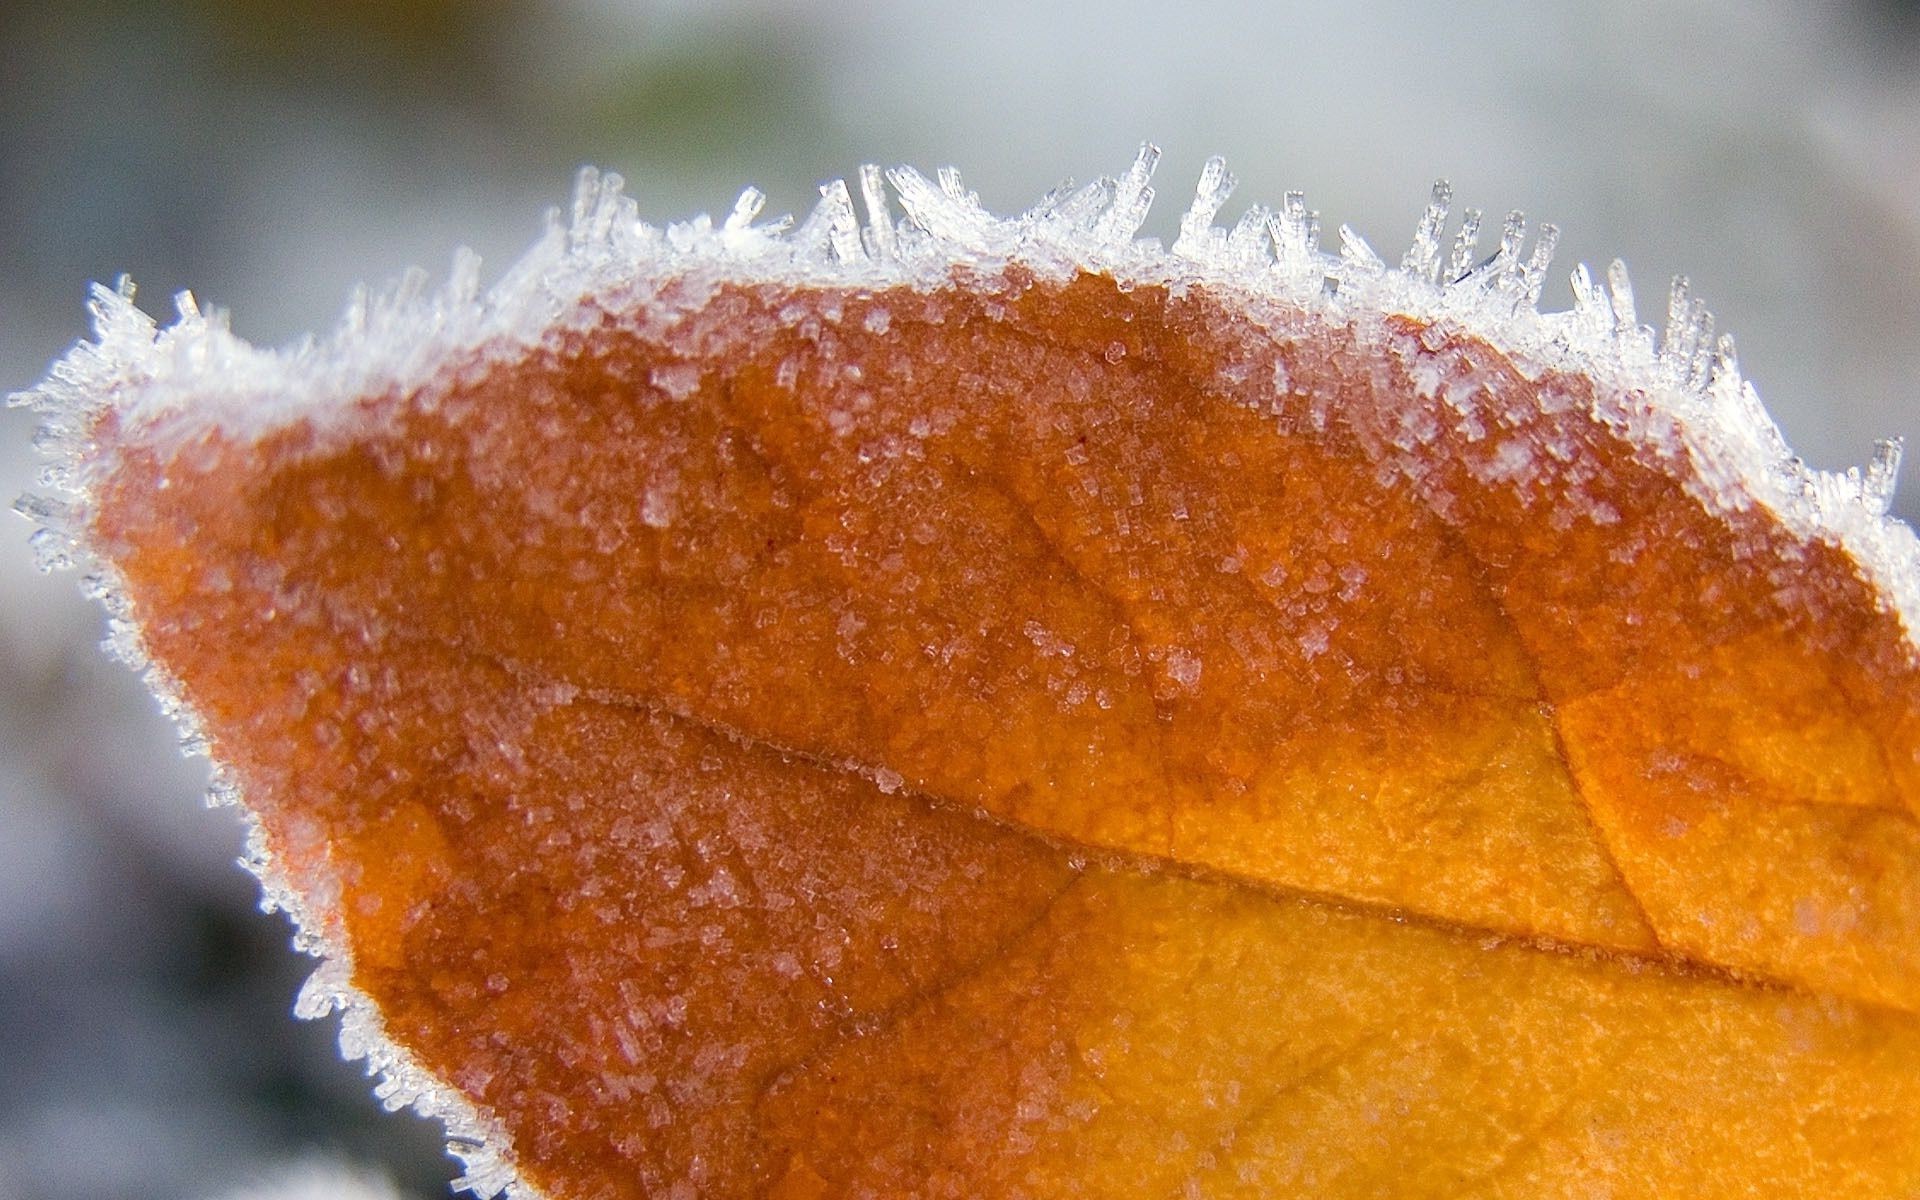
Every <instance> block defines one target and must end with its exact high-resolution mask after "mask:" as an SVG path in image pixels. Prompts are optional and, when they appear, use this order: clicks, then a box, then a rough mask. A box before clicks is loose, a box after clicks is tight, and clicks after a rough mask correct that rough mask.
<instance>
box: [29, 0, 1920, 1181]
mask: <svg viewBox="0 0 1920 1200" xmlns="http://www.w3.org/2000/svg"><path fill="white" fill-rule="evenodd" d="M1468 11H1471V13H1472V14H1473V15H1472V16H1471V17H1469V16H1466V15H1464V14H1466V13H1467V12H1468ZM1142 139H1152V140H1154V141H1156V142H1158V143H1159V144H1160V145H1161V146H1163V147H1164V148H1165V151H1166V157H1165V160H1164V163H1163V165H1162V167H1161V175H1160V179H1159V186H1160V192H1161V195H1162V197H1163V199H1162V202H1161V209H1160V211H1158V212H1157V213H1156V214H1155V215H1154V217H1153V219H1152V220H1151V221H1150V222H1149V226H1148V232H1149V233H1157V234H1160V235H1162V236H1168V237H1170V236H1171V234H1172V232H1173V230H1174V228H1175V223H1176V220H1177V217H1178V214H1179V212H1180V210H1182V209H1184V207H1185V204H1186V199H1187V196H1186V192H1187V188H1188V185H1189V181H1190V180H1191V179H1192V178H1193V177H1194V175H1195V174H1196V173H1197V171H1198V169H1199V167H1200V164H1201V162H1202V160H1203V159H1204V158H1205V157H1206V156H1207V155H1210V154H1214V153H1222V154H1225V155H1226V156H1227V157H1228V160H1229V162H1230V164H1231V165H1232V167H1233V169H1234V170H1235V171H1236V172H1237V173H1238V174H1239V176H1240V178H1241V189H1240V192H1239V194H1238V196H1237V197H1236V201H1237V202H1238V203H1239V204H1245V203H1247V202H1250V201H1253V200H1266V201H1273V200H1276V199H1277V198H1278V197H1279V195H1280V194H1281V193H1282V192H1283V191H1284V190H1286V189H1288V188H1295V187H1298V188H1304V189H1306V190H1307V194H1308V198H1309V201H1310V202H1311V203H1312V204H1313V206H1314V207H1316V208H1318V209H1320V210H1321V212H1322V213H1323V214H1324V215H1325V219H1326V224H1327V227H1328V228H1333V227H1334V226H1336V225H1337V224H1338V223H1339V222H1341V221H1348V222H1351V223H1352V224H1354V225H1355V226H1356V227H1357V228H1358V229H1360V230H1361V231H1362V232H1363V233H1365V234H1366V235H1367V236H1368V238H1369V239H1370V240H1371V241H1372V242H1373V244H1374V245H1375V246H1376V247H1377V248H1379V249H1380V250H1381V251H1382V253H1383V254H1385V255H1386V256H1387V257H1389V258H1397V256H1398V254H1399V251H1400V250H1401V248H1403V247H1404V245H1405V242H1406V239H1407V238H1408V237H1409V235H1410V233H1411V231H1412V228H1413V225H1414V220H1415V218H1416V216H1417V215H1418V212H1419V210H1420V207H1421V205H1422V204H1423V202H1424V200H1425V196H1426V192H1427V187H1428V185H1429V184H1430V182H1431V181H1432V180H1433V179H1435V178H1436V177H1439V176H1443V175H1444V176H1447V177H1449V178H1450V179H1452V181H1453V182H1454V185H1455V190H1456V194H1457V195H1458V196H1459V198H1460V200H1461V201H1462V202H1463V203H1466V204H1472V205H1477V206H1484V207H1486V208H1488V209H1491V210H1500V209H1504V208H1507V207H1520V208H1524V209H1526V210H1527V211H1528V213H1529V214H1531V215H1534V216H1536V217H1540V218H1545V219H1549V220H1553V221H1556V222H1558V223H1559V224H1560V225H1561V226H1562V228H1563V230H1564V231H1565V236H1564V238H1563V240H1562V243H1561V246H1562V249H1561V266H1562V267H1563V268H1566V267H1571V265H1572V264H1573V262H1575V261H1577V260H1587V261H1590V262H1594V263H1595V264H1596V265H1601V264H1604V263H1605V262H1606V261H1607V260H1608V259H1610V258H1612V257H1613V256H1615V255H1619V256H1622V257H1624V258H1625V259H1626V260H1627V261H1628V263H1629V264H1630V265H1631V266H1632V268H1633V270H1634V273H1635V278H1636V280H1637V281H1638V284H1639V292H1640V295H1641V296H1642V305H1643V307H1644V308H1647V309H1648V310H1649V311H1650V314H1651V315H1657V314H1658V313H1660V312H1663V311H1664V305H1663V303H1662V301H1663V299H1664V293H1665V287H1666V282H1667V279H1668V277H1669V276H1671V275H1672V274H1675V273H1677V272H1682V271H1684V272H1686V273H1688V274H1689V275H1690V276H1691V277H1692V279H1693V282H1694V285H1695V289H1696V293H1697V294H1699V295H1701V296H1703V297H1705V298H1706V299H1707V300H1708V301H1709V303H1710V304H1712V305H1713V307H1714V308H1715V310H1716V311H1717V313H1718V315H1719V317H1720V321H1721V327H1722V328H1726V329H1731V330H1733V331H1735V333H1736V334H1738V335H1739V337H1740V339H1741V341H1740V345H1741V359H1742V364H1743V366H1744V367H1745V368H1746V370H1747V373H1748V374H1749V376H1750V377H1751V378H1753V379H1754V380H1756V381H1757V383H1758V386H1759V388H1760V390H1761V393H1762V395H1763V396H1764V397H1765V398H1766V400H1767V401H1768V403H1769V405H1770V407H1771V408H1772V409H1773V411H1774V412H1775V413H1776V414H1777V415H1778V417H1779V418H1780V420H1781V422H1782V424H1783V425H1784V426H1785V427H1786V430H1787V433H1788V436H1789V439H1790V441H1791V442H1792V443H1793V444H1794V446H1795V447H1796V448H1797V449H1798V450H1799V451H1800V452H1801V453H1802V454H1803V455H1805V457H1807V458H1808V459H1809V460H1811V461H1812V462H1814V463H1815V464H1816V465H1820V466H1826V467H1839V466H1845V465H1848V464H1851V463H1854V462H1858V461H1860V460H1862V459H1864V457H1865V455H1866V453H1867V451H1868V447H1869V443H1870V441H1871V439H1872V438H1873V437H1875V436H1877V435H1885V434H1904V435H1907V436H1908V437H1913V436H1914V435H1916V434H1920V392H1917V391H1916V388H1917V387H1920V13H1917V12H1916V11H1915V7H1914V6H1912V5H1909V4H1902V3H1895V2H1894V0H1821V2H1814V3H1808V2H1799V3H1784V2H1774V3H1766V2H1754V3H1731V2H1724V3H1691V4H1657V5H1656V4H1638V3H1618V4H1608V5H1595V4H1585V3H1566V4H1558V3H1510V4H1475V5H1472V6H1471V7H1470V9H1469V7H1468V6H1464V5H1462V6H1460V11H1459V12H1458V13H1456V12H1454V11H1453V6H1439V5H1431V4H1420V3H1413V2H1411V0H1403V2H1396V3H1383V4H1371V5H1359V4H1353V5H1328V6H1325V7H1324V8H1321V7H1315V6H1308V5H1300V4H1291V3H1276V2H1273V0H1249V2H1247V3H1228V2H1225V0H1197V2H1196V0H1187V2H1185V3H1181V4H1178V5H1167V6H1148V5H1142V4H1135V3H1128V2H1124V0H1120V2H1116V0H1071V2H1068V3H1062V4H1057V5H1051V6H1045V5H1036V4H1033V3H1031V0H970V2H968V3H964V4H956V3H950V2H948V0H921V2H914V3H905V4H899V5H895V6H891V7H887V8H884V9H883V8H881V7H879V6H868V5H862V4H855V3H821V4H817V5H808V4H803V3H800V2H799V0H791V2H781V0H759V2H755V0H705V2H702V3H694V2H692V0H685V2H682V3H668V4H648V3H638V2H636V0H481V2H477V3H460V2H458V0H217V2H216V0H180V2H178V3H172V4H165V3H141V2H138V0H66V2H64V3H60V4H44V3H29V2H25V0H0V390H12V389H15V388H23V387H27V386H29V385H31V384H32V383H34V382H35V381H36V380H37V379H38V378H39V376H40V374H41V373H42V372H43V371H44V369H45V367H46V364H47V363H48V361H49V360H51V359H52V358H53V357H55V356H56V355H58V354H59V353H61V352H62V351H63V350H64V349H65V348H66V346H67V345H68V344H70V343H71V342H72V341H73V340H74V339H75V338H77V337H78V336H80V335H81V334H82V333H83V332H84V325H83V313H82V307H81V305H82V298H83V289H84V286H85V284H86V282H87V281H89V280H95V279H101V280H107V279H111V278H113V277H114V276H116V275H117V274H119V273H121V272H123V271H124V272H129V273H131V274H132V276H133V278H134V279H135V280H136V281H137V282H138V283H139V285H140V288H141V293H140V294H141V297H142V299H143V300H144V302H145V304H146V306H147V307H148V308H149V310H150V311H154V312H162V313H164V312H170V311H171V306H170V300H169V297H170V296H171V295H172V293H173V292H174V291H175V290H177V289H180V288H186V287H191V288H192V289H194V291H195V292H196V293H197V294H198V296H199V297H200V299H201V301H202V303H203V304H206V303H212V304H217V305H221V306H226V307H230V308H231V309H232V311H233V324H234V326H235V328H236V329H237V330H238V331H239V332H240V333H242V334H243V335H245V336H248V337H250V338H252V339H253V340H255V341H260V342H267V343H279V342H284V341H287V340H290V339H292V338H294V337H296V336H297V335H299V334H300V333H302V332H305V331H308V330H314V329H324V328H326V327H328V326H329V325H331V323H332V321H333V319H334V317H335V315H336V314H337V312H338V311H339V308H340V306H341V304H342V302H343V300H344V298H345V296H346V294H347V291H348V289H349V288H350V287H351V286H352V285H353V284H355V283H356V282H359V281H362V280H371V281H380V280H384V279H387V278H390V277H392V276H394V275H396V274H398V272H399V271H400V270H401V269H402V268H403V267H405V266H407V265H410V264H417V265H421V266H425V267H428V268H429V269H430V270H434V271H436V272H444V270H445V268H446V264H447V263H448V261H449V260H450V258H451V255H452V253H453V250H454V248H455V247H456V246H458V245H460V244H463V243H464V244H467V245H471V246H473V247H474V248H475V249H477V250H479V251H480V252H481V253H482V254H483V255H484V256H485V257H486V260H487V262H488V263H489V272H488V274H489V276H490V277H491V276H493V275H497V274H498V273H499V271H500V270H501V269H503V268H504V267H505V266H506V264H507V263H508V262H509V261H511V259H512V258H513V256H514V255H515V254H516V253H517V252H518V251H519V250H520V249H521V248H522V247H523V246H524V245H525V244H526V243H528V242H529V241H531V240H532V238H533V237H534V235H535V233H536V232H537V230H538V228H539V219H540V213H541V211H542V209H543V208H544V207H546V206H547V205H550V204H554V203H558V202H560V201H562V200H563V199H564V198H565V196H566V193H567V189H568V187H569V182H570V177H571V175H572V173H573V170H574V168H575V167H576V166H577V165H579V164H580V163H582V162H594V163H598V164H600V165H602V166H605V167H608V168H611V169H615V170H619V171H621V172H622V173H624V174H625V175H626V176H627V179H628V181H629V189H630V191H631V192H632V193H633V194H635V195H636V196H637V197H638V198H639V201H640V204H641V209H642V211H643V212H644V213H646V214H647V215H649V216H650V217H652V218H657V219H662V220H664V219H667V218H675V217H683V216H686V215H690V214H691V213H693V212H696V211H702V210H710V209H720V210H724V209H725V208H726V207H727V206H728V205H729V204H730V203H731V201H732V199H733V197H734V196H735V194H736V193H737V192H738V190H739V188H740V187H741V186H742V185H743V184H746V183H749V182H751V183H755V184H758V185H759V186H761V187H763V188H764V189H765V190H767V191H768V192H769V193H771V195H772V205H773V206H774V210H775V211H781V210H784V209H795V210H800V211H804V209H805V208H806V207H807V206H808V205H810V203H811V201H812V199H813V198H814V195H815V192H814V187H815V185H816V184H817V183H818V182H819V181H821V180H822V179H826V178H831V177H833V176H837V175H841V174H844V173H846V172H848V171H850V170H851V169H853V168H854V167H855V165H856V164H858V163H859V162H861V161H863V160H877V161H879V162H882V163H895V162H909V163H913V164H916V165H919V166H921V167H923V168H931V167H934V166H938V165H941V164H943V163H954V164H957V165H959V166H960V167H961V168H962V169H963V170H964V171H965V172H966V173H967V178H968V181H969V183H970V185H971V186H973V187H975V188H977V189H978V190H979V191H980V192H981V194H982V196H983V198H984V199H985V200H986V201H987V202H988V204H989V206H991V207H994V208H997V209H999V210H1002V211H1008V210H1013V209H1017V208H1020V207H1024V206H1025V205H1026V204H1027V203H1029V202H1030V201H1032V200H1033V199H1034V198H1036V197H1037V196H1039V195H1040V193H1041V192H1043V191H1044V190H1046V189H1047V188H1048V187H1050V186H1051V185H1053V184H1054V183H1056V182H1058V181H1059V180H1060V179H1061V178H1062V177H1064V176H1068V175H1072V176H1075V177H1078V178H1080V179H1086V178H1089V177H1091V176H1094V175H1098V174H1101V173H1106V172H1114V171H1118V170H1119V169H1121V168H1122V167H1124V166H1125V165H1126V163H1127V162H1128V161H1129V160H1130V158H1131V156H1132V153H1133V150H1134V147H1135V145H1136V143H1137V142H1139V141H1140V140H1142ZM1237 211H1238V210H1237V208H1235V209H1233V210H1231V211H1230V213H1229V219H1230V218H1231V216H1233V215H1237ZM1561 278H1564V273H1562V274H1561ZM1567 300H1568V298H1567V294H1566V289H1565V285H1564V284H1563V283H1562V284H1556V285H1555V287H1554V288H1553V289H1552V290H1551V291H1550V292H1549V300H1548V304H1549V305H1550V306H1552V307H1564V306H1565V305H1566V303H1567ZM31 429H32V421H31V420H30V418H29V417H28V415H27V414H25V413H24V412H19V411H11V412H5V413H0V493H3V494H4V495H5V497H6V498H9V499H10V498H11V497H12V496H13V495H16V494H18V493H19V492H21V491H23V490H27V489H29V488H30V487H31V486H32V480H33V475H34V471H35V465H34V461H33V452H32V449H31V446H30V441H29V439H30V435H31ZM1915 457H1917V458H1920V455H1916V456H1915ZM1906 474H1907V475H1908V476H1909V478H1908V479H1907V480H1906V482H1905V483H1904V484H1903V490H1902V493H1901V497H1900V499H1899V501H1898V504H1897V508H1898V511H1900V512H1901V513H1902V514H1903V515H1905V516H1907V517H1908V518H1909V519H1912V518H1913V517H1914V516H1915V515H1916V514H1920V481H1916V480H1915V479H1913V478H1911V477H1912V476H1913V475H1914V474H1915V468H1914V467H1913V466H1911V465H1910V466H1909V468H1908V470H1907V472H1906ZM29 532H30V529H29V526H28V525H27V524H26V523H25V522H24V521H16V520H12V519H11V518H9V520H8V523H7V524H6V525H4V526H0V534H4V536H0V1200H24V1198H27V1197H33V1198H36V1200H39V1198H46V1200H81V1198H94V1197H99V1198H106V1197H122V1196H135V1195H137V1196H143V1197H148V1198H149V1200H188V1198H202V1197H223V1198H233V1197H242V1196H265V1195H274V1196H284V1197H292V1196H302V1197H305V1196H314V1197H320V1196H328V1197H346V1196H365V1197H387V1198H391V1197H398V1196H406V1197H421V1198H427V1197H434V1196H439V1195H443V1194H445V1185H446V1180H447V1179H448V1178H449V1175H450V1171H449V1164H448V1162H447V1160H445V1159H444V1158H442V1156H441V1154H440V1151H439V1139H438V1136H437V1132H438V1131H437V1128H435V1127H432V1126H429V1125H427V1124H426V1123H424V1122H421V1121H419V1120H416V1119H414V1118H412V1117H389V1116H386V1115H384V1114H382V1113H380V1111H379V1110H378V1108H377V1106H376V1105H375V1104H374V1102H373V1101H372V1099H371V1098H370V1096H369V1093H368V1089H367V1084H366V1082H365V1081H364V1080H363V1079H362V1078H361V1077H360V1075H359V1071H358V1068H357V1067H353V1066H348V1065H344V1064H341V1063H340V1062H339V1061H338V1058H337V1055H336V1053H335V1050H334V1047H333V1037H334V1030H333V1028H332V1026H331V1024H320V1025H304V1024H297V1023H295V1022H294V1021H292V1020H291V1019H290V1018H289V1016H288V1012H289V1009H290V1006H291V1003H292V998H293V993H294V990H295V988H296V987H297V985H298V983H299V981H300V979H301V978H302V977H303V975H304V974H305V972H306V970H307V969H308V964H307V962H306V961H305V960H302V959H298V958H296V957H295V956H294V955H292V954H291V953H290V952H289V951H288V950H287V948H286V941H287V934H288V931H287V929H286V927H285V924H284V922H283V921H282V919H281V918H279V917H271V918H269V917H264V916H262V915H260V914H259V913H258V912H257V911H255V902H256V891H255V888H254V884H253V883H252V881H251V880H250V879H248V878H246V877H245V876H243V875H242V874H241V873H240V872H239V871H238V870H237V869H235V868H234V867H233V865H232V861H233V859H234V857H235V855H236V854H237V853H238V850H239V841H240V838H239V833H238V829H237V823H236V821H235V820H234V819H233V817H232V814H230V813H227V812H218V811H210V810H207V809H205V808H204V807H202V805H201V804H200V800H199V797H200V794H201V791H202V789H203V787H204V782H205V781H204V773H203V770H202V767H201V765H200V764H197V763H187V762H183V761H182V760H181V759H180V756H179V754H178V753H177V751H176V749H175V746H174V738H173V734H172V732H171V731H170V730H169V729H168V728H167V727H166V725H165V724H164V722H162V721H161V720H160V719H159V717H158V716H157V714H156V712H155V709H154V706H153V704H152V702H151V701H150V700H149V699H148V698H147V697H146V696H145V695H144V694H143V693H142V692H141V691H140V689H139V688H138V687H137V686H136V684H135V683H134V681H133V680H132V679H131V678H130V677H129V676H128V675H127V673H126V672H125V671H124V670H123V669H122V668H120V667H118V666H116V665H114V664H112V663H110V662H108V661H106V660H105V659H104V658H103V656H102V655H101V654H100V653H99V652H98V650H97V642H98V640H99V638H100V635H101V620H100V616H99V614H98V613H97V612H96V611H95V609H94V608H93V607H92V606H91V605H89V604H87V603H86V602H84V601H83V600H82V599H81V597H80V595H79V591H78V588H77V586H76V583H75V580H74V579H73V578H72V577H70V576H64V577H55V578H47V577H45V576H42V575H40V574H39V573H38V572H36V571H35V570H34V569H33V567H32V564H31V556H30V554H29V552H28V548H27V542H26V539H27V535H28V533H29Z"/></svg>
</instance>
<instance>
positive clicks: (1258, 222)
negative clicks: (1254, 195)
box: [1227, 204, 1273, 266]
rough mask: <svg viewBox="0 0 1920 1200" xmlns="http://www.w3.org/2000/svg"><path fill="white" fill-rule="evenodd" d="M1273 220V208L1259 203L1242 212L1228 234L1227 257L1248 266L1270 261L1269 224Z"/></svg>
mask: <svg viewBox="0 0 1920 1200" xmlns="http://www.w3.org/2000/svg"><path fill="white" fill-rule="evenodd" d="M1272 220H1273V210H1272V209H1269V208H1266V207H1264V206H1262V205H1258V204H1256V205H1254V206H1253V207H1252V208H1249V209H1248V210H1247V211H1246V212H1244V213H1242V214H1241V215H1240V219H1239V220H1238V221H1237V222H1235V223H1234V226H1233V232H1231V233H1229V234H1227V258H1228V259H1229V260H1230V261H1232V262H1234V263H1237V264H1241V265H1246V266H1254V265H1264V264H1265V263H1266V262H1268V261H1269V255H1268V249H1269V247H1268V242H1267V225H1268V223H1269V222H1270V221H1272Z"/></svg>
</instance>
